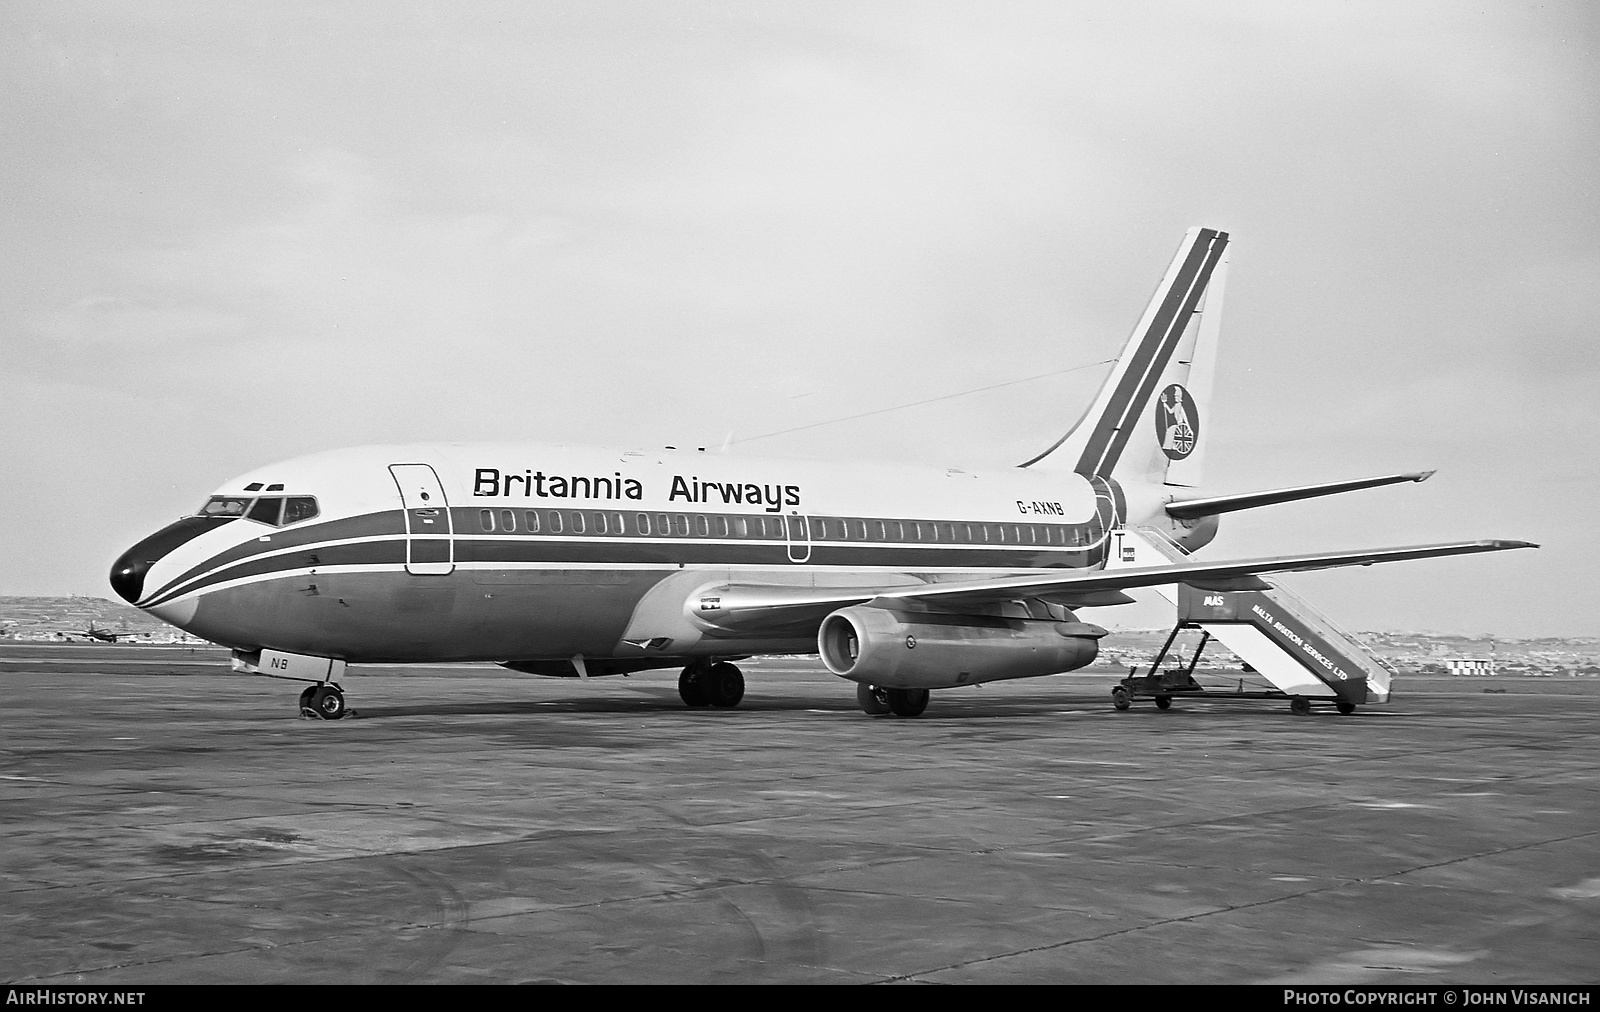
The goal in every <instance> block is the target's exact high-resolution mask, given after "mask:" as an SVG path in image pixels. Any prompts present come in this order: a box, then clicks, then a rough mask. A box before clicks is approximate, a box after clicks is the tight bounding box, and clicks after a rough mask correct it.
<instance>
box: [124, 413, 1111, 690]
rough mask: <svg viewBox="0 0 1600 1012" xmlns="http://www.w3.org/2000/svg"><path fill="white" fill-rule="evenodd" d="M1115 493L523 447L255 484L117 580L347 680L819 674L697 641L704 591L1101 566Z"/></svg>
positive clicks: (853, 468)
mask: <svg viewBox="0 0 1600 1012" xmlns="http://www.w3.org/2000/svg"><path fill="white" fill-rule="evenodd" d="M1126 511H1127V506H1126V502H1125V499H1124V495H1123V492H1122V490H1121V489H1120V488H1118V487H1116V485H1115V483H1114V482H1111V481H1108V480H1107V479H1102V478H1085V477H1083V476H1081V475H1078V474H1074V473H1070V472H1060V471H1035V470H1024V469H1019V468H1009V469H1004V470H995V471H971V470H963V469H956V468H949V469H944V468H930V467H923V466H915V465H904V464H893V463H881V462H872V463H855V464H850V463H845V464H840V463H834V462H826V463H824V462H816V461H803V460H774V459H760V458H747V457H738V456H731V455H721V454H708V453H704V452H699V451H680V450H672V449H667V450H661V451H607V450H601V449H594V448H583V447H566V446H541V445H536V444H525V443H490V444H415V445H394V446H367V447H357V448H352V449H345V450H336V451H330V452H325V453H319V454H314V455H310V456H305V457H300V458H296V459H293V460H288V461H284V462H281V463H278V464H273V465H269V466H267V467H263V468H259V469H257V470H254V471H250V472H248V473H246V474H243V475H240V476H239V477H237V478H235V479H233V480H232V481H229V482H227V483H225V484H224V485H223V486H221V487H220V488H218V489H217V490H216V491H215V492H214V493H213V494H212V496H211V497H210V498H209V499H208V500H207V501H206V503H205V504H204V505H203V506H202V507H201V508H200V510H199V511H198V512H197V514H196V515H195V516H192V517H188V518H185V519H183V520H180V521H178V522H177V523H175V524H173V525H171V526H169V527H168V528H165V529H164V530H162V531H160V532H158V533H156V534H154V535H152V536H151V537H150V538H147V539H145V540H144V541H142V542H140V544H139V545H137V546H135V547H134V548H133V549H131V550H130V551H129V552H128V553H126V554H125V555H124V556H123V558H122V559H120V560H118V562H117V565H116V567H115V568H114V570H113V575H112V583H113V586H114V587H115V588H116V589H117V590H118V592H119V593H121V594H122V595H123V596H124V597H126V598H128V599H129V600H130V601H132V602H133V603H135V604H137V605H138V606H140V607H141V608H144V609H146V610H148V611H150V612H152V613H154V614H156V615H158V616H160V617H161V618H163V619H165V620H166V621H168V622H171V623H172V624H174V625H177V626H180V627H182V628H184V629H185V630H188V631H190V632H192V633H194V634H196V635H199V636H201V637H204V638H206V639H209V640H212V641H214V642H217V643H221V644H223V645H226V646H230V647H233V648H234V649H237V650H242V651H249V650H258V649H262V648H269V649H273V650H283V651H290V652H295V653H304V654H314V655H318V656H326V657H334V658H340V659H343V660H346V661H350V662H370V661H384V662H407V661H470V660H493V661H506V660H537V659H552V660H556V659H562V658H570V657H572V656H574V655H583V656H586V657H590V658H622V659H628V658H637V657H644V656H650V657H659V658H669V657H672V658H681V657H695V656H714V655H724V656H727V655H733V654H740V653H758V652H804V653H813V652H815V651H816V649H817V646H816V638H815V636H816V630H815V628H814V626H813V627H809V628H803V629H801V628H797V629H793V630H778V631H774V630H771V629H767V630H764V631H763V632H761V633H760V634H759V635H755V636H743V635H740V634H739V633H738V632H737V631H729V630H727V629H719V628H716V627H714V626H712V625H710V624H708V623H706V622H702V621H699V620H697V618H696V616H695V613H694V610H693V608H691V607H687V604H688V603H689V602H692V601H693V600H694V599H695V596H696V594H697V593H698V592H699V591H700V590H701V589H702V588H705V587H710V586H727V585H730V584H733V585H739V584H751V585H763V586H771V585H789V586H793V585H800V586H815V587H851V586H896V585H905V584H911V583H918V582H930V581H941V580H953V579H971V578H974V577H982V576H992V575H995V574H997V573H1004V574H1017V573H1028V572H1033V571H1040V570H1049V569H1056V568H1063V567H1072V568H1079V567H1095V566H1100V565H1103V563H1104V561H1105V557H1106V551H1107V545H1108V540H1109V535H1108V532H1109V531H1111V530H1112V529H1114V528H1115V527H1116V526H1117V525H1118V524H1119V523H1120V522H1122V521H1123V520H1125V519H1126Z"/></svg>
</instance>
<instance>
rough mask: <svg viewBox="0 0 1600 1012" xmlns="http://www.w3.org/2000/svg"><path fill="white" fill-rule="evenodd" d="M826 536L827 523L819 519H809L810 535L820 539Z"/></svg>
mask: <svg viewBox="0 0 1600 1012" xmlns="http://www.w3.org/2000/svg"><path fill="white" fill-rule="evenodd" d="M827 536H828V525H827V524H826V523H825V522H823V521H821V520H813V521H811V537H812V538H814V539H815V540H817V541H821V540H823V539H824V538H826V537H827Z"/></svg>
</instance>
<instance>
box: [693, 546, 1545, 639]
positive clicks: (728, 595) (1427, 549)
mask: <svg viewBox="0 0 1600 1012" xmlns="http://www.w3.org/2000/svg"><path fill="white" fill-rule="evenodd" d="M1538 547H1539V546H1538V545H1536V544H1534V543H1533V542H1530V541H1459V542H1451V543H1448V544H1438V545H1413V546H1408V547H1401V548H1377V549H1369V550H1366V551H1359V552H1334V553H1328V554H1318V555H1278V556H1270V557H1267V558H1261V559H1240V560H1235V561H1231V562H1181V563H1173V564H1171V565H1166V566H1142V567H1128V568H1126V569H1096V570H1088V571H1085V570H1072V571H1057V572H1050V573H1033V574H1029V575H1027V576H1009V577H1000V578H997V579H990V580H975V581H968V582H959V583H957V582H952V583H918V584H914V585H910V586H906V585H900V586H881V587H840V588H825V587H786V586H775V585H767V584H762V585H752V584H728V585H724V586H722V587H717V588H710V589H707V590H705V591H703V592H702V593H701V594H700V596H699V599H698V600H697V601H691V602H689V606H690V609H691V610H692V611H693V612H694V614H695V615H696V617H697V618H699V619H700V620H701V621H702V622H704V623H706V624H707V625H710V626H713V627H718V628H721V629H725V630H728V631H734V630H737V631H739V632H744V631H747V630H748V631H754V630H756V629H770V628H774V627H784V628H787V629H791V630H794V629H796V627H799V626H803V625H807V624H809V623H811V622H817V621H820V620H821V619H822V617H823V616H824V615H826V614H827V613H828V612H830V611H832V610H833V609H835V608H842V607H846V606H848V605H853V604H865V603H867V602H878V603H881V604H883V605H886V606H887V605H893V604H903V605H910V606H913V607H915V606H917V605H923V606H927V607H932V608H935V609H938V610H954V609H959V608H968V607H981V606H984V605H988V604H993V603H996V602H1001V601H1010V600H1016V599H1019V598H1032V597H1042V598H1048V599H1050V600H1053V601H1057V602H1059V603H1062V604H1067V605H1069V606H1074V607H1086V606H1089V605H1092V604H1109V603H1111V599H1114V597H1115V595H1117V594H1119V593H1120V592H1121V591H1123V590H1129V589H1134V588H1139V587H1156V586H1161V585H1163V584H1169V583H1186V584H1189V585H1190V586H1195V587H1199V588H1201V589H1203V590H1224V589H1225V590H1242V589H1248V588H1250V587H1252V586H1255V585H1256V584H1257V582H1258V579H1257V578H1259V577H1260V576H1261V575H1263V574H1267V573H1298V572H1306V571H1310V570H1315V569H1338V568H1342V567H1346V566H1371V565H1375V564H1377V563H1381V562H1404V561H1406V560H1410V559H1435V558H1443V557H1446V556H1451V555H1475V554H1478V553H1481V552H1503V551H1508V550H1511V549H1516V548H1538Z"/></svg>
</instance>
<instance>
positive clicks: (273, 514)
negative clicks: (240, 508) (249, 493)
mask: <svg viewBox="0 0 1600 1012" xmlns="http://www.w3.org/2000/svg"><path fill="white" fill-rule="evenodd" d="M282 512H283V500H282V499H281V498H279V497H277V496H272V497H270V498H263V499H257V500H256V504H255V505H254V506H252V507H250V512H249V513H246V514H245V516H247V517H249V518H250V519H251V520H254V521H256V522H258V523H263V524H268V525H270V526H273V527H276V526H278V516H279V515H280V514H281V513H282Z"/></svg>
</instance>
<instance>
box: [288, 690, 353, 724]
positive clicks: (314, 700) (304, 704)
mask: <svg viewBox="0 0 1600 1012" xmlns="http://www.w3.org/2000/svg"><path fill="white" fill-rule="evenodd" d="M347 712H348V709H347V708H346V706H345V702H344V690H343V689H341V688H339V687H338V686H337V685H335V684H333V683H332V682H323V683H321V684H319V685H314V686H312V687H311V688H308V689H306V690H305V691H304V692H302V693H300V715H301V716H302V717H317V718H319V719H322V720H338V719H339V718H340V717H343V716H344V715H345V714H346V713H347Z"/></svg>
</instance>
